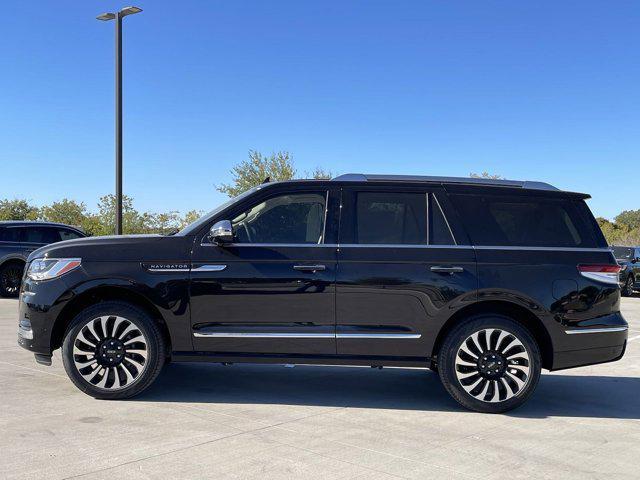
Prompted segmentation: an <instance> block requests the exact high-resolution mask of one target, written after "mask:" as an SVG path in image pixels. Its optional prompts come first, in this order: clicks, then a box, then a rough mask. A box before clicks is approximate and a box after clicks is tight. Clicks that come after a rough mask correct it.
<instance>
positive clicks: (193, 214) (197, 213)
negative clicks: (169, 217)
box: [180, 210, 204, 228]
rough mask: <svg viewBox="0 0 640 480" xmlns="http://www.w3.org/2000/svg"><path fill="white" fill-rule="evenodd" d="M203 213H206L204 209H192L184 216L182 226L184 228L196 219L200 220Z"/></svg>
mask: <svg viewBox="0 0 640 480" xmlns="http://www.w3.org/2000/svg"><path fill="white" fill-rule="evenodd" d="M202 215H204V213H203V212H202V210H190V211H188V212H187V213H186V214H185V215H184V217H183V218H182V220H181V221H180V227H181V228H184V227H186V226H187V225H189V224H191V223H193V222H195V221H196V220H198V219H199V218H200V217H201V216H202Z"/></svg>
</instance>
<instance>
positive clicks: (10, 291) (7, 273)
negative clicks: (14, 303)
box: [0, 260, 24, 297]
mask: <svg viewBox="0 0 640 480" xmlns="http://www.w3.org/2000/svg"><path fill="white" fill-rule="evenodd" d="M23 272H24V264H23V263H22V262H17V261H15V260H14V261H9V262H6V263H5V264H4V265H2V267H0V296H1V297H17V296H18V294H19V293H20V283H21V282H22V274H23Z"/></svg>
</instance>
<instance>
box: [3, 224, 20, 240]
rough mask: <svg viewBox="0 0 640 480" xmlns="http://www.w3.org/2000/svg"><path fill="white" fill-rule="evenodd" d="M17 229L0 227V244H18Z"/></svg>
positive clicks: (18, 232) (18, 231) (18, 235)
mask: <svg viewBox="0 0 640 480" xmlns="http://www.w3.org/2000/svg"><path fill="white" fill-rule="evenodd" d="M20 231H21V229H20V228H19V227H0V242H19V241H20Z"/></svg>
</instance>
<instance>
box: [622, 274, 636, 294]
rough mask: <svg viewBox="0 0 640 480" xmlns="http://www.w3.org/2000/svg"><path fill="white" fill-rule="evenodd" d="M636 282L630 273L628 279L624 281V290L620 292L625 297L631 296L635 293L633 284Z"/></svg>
mask: <svg viewBox="0 0 640 480" xmlns="http://www.w3.org/2000/svg"><path fill="white" fill-rule="evenodd" d="M634 283H635V281H634V279H633V277H632V276H631V275H629V276H628V277H627V281H626V282H624V287H622V291H621V292H620V293H621V295H622V296H623V297H630V296H632V295H633V288H631V287H632V285H633V284H634Z"/></svg>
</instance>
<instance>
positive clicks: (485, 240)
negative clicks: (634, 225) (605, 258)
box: [451, 194, 597, 247]
mask: <svg viewBox="0 0 640 480" xmlns="http://www.w3.org/2000/svg"><path fill="white" fill-rule="evenodd" d="M451 200H452V201H453V203H454V205H455V206H456V208H457V210H458V212H459V213H460V215H461V217H462V219H463V222H464V224H465V226H466V228H467V230H468V233H469V235H470V236H471V240H472V242H473V243H474V244H475V245H486V246H533V247H596V246H597V245H596V240H595V237H594V235H593V233H592V232H591V231H590V230H589V227H588V225H587V224H586V223H585V222H584V220H583V218H582V216H581V215H580V214H579V212H578V210H577V208H576V207H575V205H574V203H573V201H572V200H571V199H563V198H546V197H532V196H515V195H514V196H508V195H484V196H480V195H465V194H454V195H451Z"/></svg>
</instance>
